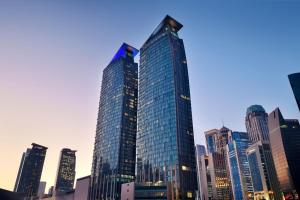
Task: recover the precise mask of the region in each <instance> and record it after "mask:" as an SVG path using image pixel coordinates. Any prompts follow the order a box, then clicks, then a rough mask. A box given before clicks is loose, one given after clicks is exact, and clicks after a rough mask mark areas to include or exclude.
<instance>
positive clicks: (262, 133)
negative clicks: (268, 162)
mask: <svg viewBox="0 0 300 200" xmlns="http://www.w3.org/2000/svg"><path fill="white" fill-rule="evenodd" d="M245 123H246V129H247V132H248V134H249V141H250V143H252V144H253V143H255V142H258V141H260V142H261V143H268V144H269V143H270V140H269V129H268V114H267V113H266V111H265V109H264V108H263V107H262V106H261V105H252V106H250V107H248V108H247V112H246V118H245Z"/></svg>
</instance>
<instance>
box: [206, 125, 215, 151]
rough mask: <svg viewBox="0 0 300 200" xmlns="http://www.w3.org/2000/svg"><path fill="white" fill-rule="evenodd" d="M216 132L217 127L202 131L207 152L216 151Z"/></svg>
mask: <svg viewBox="0 0 300 200" xmlns="http://www.w3.org/2000/svg"><path fill="white" fill-rule="evenodd" d="M218 133H219V130H218V129H212V130H209V131H206V132H205V133H204V134H205V138H206V147H207V153H213V152H216V140H217V135H218Z"/></svg>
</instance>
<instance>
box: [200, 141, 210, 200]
mask: <svg viewBox="0 0 300 200" xmlns="http://www.w3.org/2000/svg"><path fill="white" fill-rule="evenodd" d="M196 161H197V178H198V199H199V200H211V199H212V185H211V177H210V172H209V164H208V156H207V155H206V150H205V146H204V145H196Z"/></svg>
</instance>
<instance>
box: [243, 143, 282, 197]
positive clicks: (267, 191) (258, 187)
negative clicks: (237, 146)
mask: <svg viewBox="0 0 300 200" xmlns="http://www.w3.org/2000/svg"><path fill="white" fill-rule="evenodd" d="M264 152H265V151H264V149H263V145H262V143H261V142H256V143H254V144H252V145H251V146H249V147H248V149H247V152H246V154H247V158H248V162H249V167H250V172H251V178H252V183H253V193H254V197H255V200H259V199H270V200H273V199H278V200H281V199H282V198H277V197H276V194H277V193H280V191H279V190H278V191H277V190H275V191H273V189H272V188H271V183H270V177H269V172H268V168H267V162H266V158H265V153H264ZM274 170H275V169H274ZM275 172H276V171H275ZM271 175H272V174H271ZM273 176H274V175H273ZM275 176H277V175H276V174H275ZM276 179H277V177H276ZM279 197H280V194H279Z"/></svg>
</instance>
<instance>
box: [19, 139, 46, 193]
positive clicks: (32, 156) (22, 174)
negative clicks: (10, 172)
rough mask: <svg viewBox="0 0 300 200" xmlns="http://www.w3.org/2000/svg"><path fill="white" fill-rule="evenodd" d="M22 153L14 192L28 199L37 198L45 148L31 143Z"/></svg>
mask: <svg viewBox="0 0 300 200" xmlns="http://www.w3.org/2000/svg"><path fill="white" fill-rule="evenodd" d="M31 145H32V147H31V148H30V149H29V148H28V149H27V151H26V153H23V156H22V160H21V164H20V167H19V172H18V176H17V180H16V183H15V188H14V191H15V192H18V193H23V194H25V196H26V197H27V199H30V198H32V197H37V194H38V189H39V184H40V179H41V175H42V171H43V166H44V161H45V156H46V151H47V147H44V146H42V145H39V144H35V143H32V144H31Z"/></svg>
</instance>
